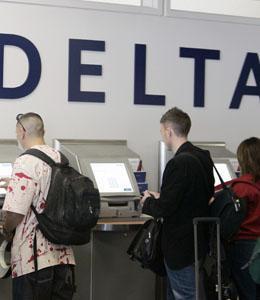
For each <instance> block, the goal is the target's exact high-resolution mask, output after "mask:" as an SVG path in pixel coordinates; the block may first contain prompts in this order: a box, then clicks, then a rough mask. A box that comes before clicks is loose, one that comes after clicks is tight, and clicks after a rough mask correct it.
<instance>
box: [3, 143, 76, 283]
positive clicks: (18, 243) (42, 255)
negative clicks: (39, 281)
mask: <svg viewBox="0 0 260 300" xmlns="http://www.w3.org/2000/svg"><path fill="white" fill-rule="evenodd" d="M32 148H35V149H39V150H41V151H43V152H44V153H46V154H47V155H49V156H50V157H51V158H52V159H53V160H55V161H56V162H60V154H59V152H58V151H56V150H55V149H53V148H51V147H50V146H48V145H38V146H34V147H32ZM50 179H51V167H50V166H49V165H47V164H46V163H45V162H43V161H42V160H40V159H38V158H37V157H34V156H32V155H23V156H20V157H18V158H17V159H16V161H15V162H14V165H13V172H12V177H11V180H10V183H9V186H8V188H7V193H6V197H5V201H4V205H3V210H5V211H9V212H14V213H18V214H22V215H24V218H23V220H22V222H21V223H20V224H19V225H18V226H17V227H16V230H15V235H14V239H13V243H12V250H11V264H12V277H18V276H22V275H25V274H28V273H31V272H34V270H35V268H34V250H33V243H34V236H35V234H36V238H37V263H38V270H41V269H43V268H47V267H50V266H55V265H59V264H72V265H74V264H75V259H74V254H73V250H72V248H71V247H68V246H63V245H55V244H52V243H50V242H49V241H48V240H47V239H46V238H45V237H44V236H43V235H42V233H41V231H39V230H36V226H37V224H38V222H37V219H36V216H35V214H34V213H33V211H32V210H31V208H30V206H31V204H33V205H34V206H35V207H36V210H37V211H38V212H39V213H41V212H42V211H43V209H44V207H45V203H46V198H47V194H48V190H49V186H50Z"/></svg>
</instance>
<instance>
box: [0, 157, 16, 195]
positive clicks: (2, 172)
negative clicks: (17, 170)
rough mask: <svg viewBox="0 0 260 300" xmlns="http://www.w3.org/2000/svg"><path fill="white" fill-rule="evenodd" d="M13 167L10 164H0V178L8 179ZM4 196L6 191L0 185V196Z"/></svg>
mask: <svg viewBox="0 0 260 300" xmlns="http://www.w3.org/2000/svg"><path fill="white" fill-rule="evenodd" d="M12 169H13V166H12V164H11V163H0V178H10V177H11V175H12ZM5 194H6V189H4V188H2V187H1V185H0V196H1V195H5Z"/></svg>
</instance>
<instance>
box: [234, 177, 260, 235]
mask: <svg viewBox="0 0 260 300" xmlns="http://www.w3.org/2000/svg"><path fill="white" fill-rule="evenodd" d="M231 185H232V187H233V191H234V192H235V194H236V195H237V196H238V197H239V198H245V199H246V200H247V216H246V218H245V220H244V221H243V222H242V224H241V226H240V230H239V232H238V233H237V235H236V237H235V239H236V240H255V239H257V238H258V237H260V181H258V182H256V183H254V182H253V178H252V175H250V174H245V175H242V176H240V177H239V178H237V179H234V180H232V181H231Z"/></svg>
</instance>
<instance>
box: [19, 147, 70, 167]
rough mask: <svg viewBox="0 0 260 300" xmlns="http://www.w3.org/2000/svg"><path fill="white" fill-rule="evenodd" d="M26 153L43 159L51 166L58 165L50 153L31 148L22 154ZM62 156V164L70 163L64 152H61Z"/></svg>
mask: <svg viewBox="0 0 260 300" xmlns="http://www.w3.org/2000/svg"><path fill="white" fill-rule="evenodd" d="M26 154H29V155H32V156H35V157H37V158H39V159H41V160H42V161H44V162H45V163H46V164H48V165H49V166H50V167H52V166H54V165H56V162H55V161H54V160H53V159H52V158H51V157H50V156H49V155H47V154H45V153H44V152H43V151H41V150H38V149H34V148H31V149H28V150H26V151H25V152H23V153H22V154H21V155H20V156H22V155H26ZM60 156H61V164H64V165H67V164H69V161H68V159H67V157H66V156H65V155H64V154H63V153H61V152H60Z"/></svg>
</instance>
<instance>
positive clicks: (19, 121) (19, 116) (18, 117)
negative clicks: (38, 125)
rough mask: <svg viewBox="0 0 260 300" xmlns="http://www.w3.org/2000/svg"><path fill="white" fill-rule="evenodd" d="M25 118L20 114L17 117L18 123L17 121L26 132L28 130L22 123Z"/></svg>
mask: <svg viewBox="0 0 260 300" xmlns="http://www.w3.org/2000/svg"><path fill="white" fill-rule="evenodd" d="M22 116H23V114H18V115H17V116H16V121H17V123H18V124H19V125H20V126H21V127H22V129H23V130H24V131H25V132H26V129H25V128H24V126H23V124H22V122H21V120H20V119H21V117H22Z"/></svg>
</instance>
